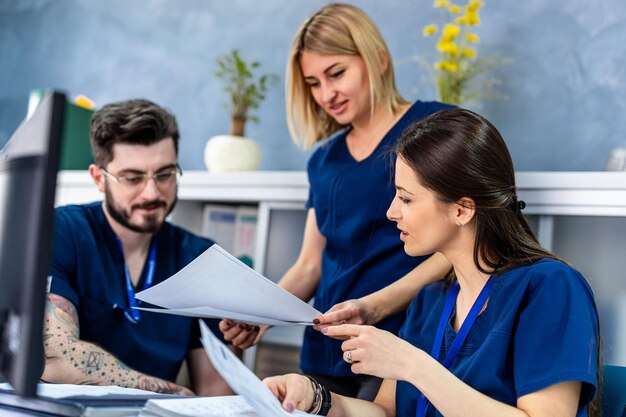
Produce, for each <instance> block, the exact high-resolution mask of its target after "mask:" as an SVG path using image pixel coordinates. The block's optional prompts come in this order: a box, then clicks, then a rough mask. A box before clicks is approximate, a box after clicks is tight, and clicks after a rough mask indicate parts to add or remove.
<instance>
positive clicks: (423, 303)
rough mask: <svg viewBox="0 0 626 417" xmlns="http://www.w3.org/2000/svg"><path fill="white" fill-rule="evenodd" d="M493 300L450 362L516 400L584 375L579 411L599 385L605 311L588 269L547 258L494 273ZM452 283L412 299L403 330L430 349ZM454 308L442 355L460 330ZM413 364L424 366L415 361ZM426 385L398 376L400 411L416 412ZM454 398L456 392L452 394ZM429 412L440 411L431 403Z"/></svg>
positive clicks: (484, 388) (495, 393) (474, 381)
mask: <svg viewBox="0 0 626 417" xmlns="http://www.w3.org/2000/svg"><path fill="white" fill-rule="evenodd" d="M492 280H494V283H493V290H492V293H491V296H490V298H489V301H488V303H487V308H486V309H485V310H484V311H483V312H482V313H481V314H480V315H479V316H478V317H477V319H476V322H475V323H474V325H473V326H472V328H471V329H470V332H469V334H468V335H467V339H466V340H465V343H464V344H463V346H461V349H460V350H459V353H458V355H457V356H456V358H455V359H454V361H453V362H452V363H451V365H450V368H449V370H450V371H451V372H452V373H453V374H454V375H455V376H457V377H458V378H459V379H461V380H462V381H463V382H465V383H466V384H468V385H470V386H471V387H473V388H474V389H476V390H478V391H480V392H481V393H483V394H485V395H487V396H489V397H491V398H493V399H495V400H497V401H501V402H504V403H506V404H509V405H512V406H515V404H516V403H517V399H518V398H519V397H522V396H524V395H526V394H530V393H533V392H536V391H539V390H541V389H543V388H546V387H548V386H550V385H553V384H556V383H559V382H565V381H579V382H582V390H581V394H580V404H579V408H578V412H577V414H576V415H577V417H583V416H586V415H587V410H586V408H585V407H586V406H587V405H588V404H589V402H590V401H591V400H592V399H593V397H594V395H595V393H596V389H597V386H596V376H597V371H596V365H597V359H598V357H597V348H598V344H597V342H598V314H597V311H596V306H595V302H594V299H593V293H592V291H591V288H590V287H589V284H588V283H587V281H586V280H585V278H583V276H582V275H581V274H580V273H579V272H578V271H576V270H574V269H572V268H570V267H569V266H567V265H565V264H563V263H561V262H558V261H555V260H552V259H543V260H541V261H538V262H536V263H534V264H531V265H527V266H523V267H519V268H515V269H512V270H509V271H506V272H503V273H502V274H500V275H497V276H494V277H493V278H492ZM447 290H448V288H447V285H446V284H444V283H441V282H439V283H434V284H430V285H427V286H426V287H424V288H423V289H422V290H421V291H420V292H419V293H418V295H417V297H416V298H415V299H414V300H413V302H412V303H411V305H410V307H409V310H408V317H407V320H406V322H405V324H404V326H403V327H402V329H401V331H400V335H399V336H400V337H401V338H402V339H404V340H406V341H408V342H410V343H411V344H413V345H414V346H416V347H418V348H420V349H422V350H424V351H425V352H427V353H429V354H430V352H431V349H432V345H433V341H434V340H435V333H436V331H437V325H438V324H439V318H440V316H441V312H442V310H443V306H444V304H445V299H446V294H447ZM453 317H454V311H453V312H452V314H451V317H450V319H449V320H448V323H447V324H446V328H445V333H444V338H443V342H442V347H441V354H440V356H439V362H443V360H444V359H445V357H446V355H447V353H448V351H449V349H450V346H451V344H452V341H453V340H454V337H455V336H456V333H455V331H454V328H453V326H452V323H453V321H452V320H453ZM409 366H419V364H410V363H407V367H409ZM418 395H419V391H418V390H417V389H416V388H415V387H414V386H413V385H411V384H409V383H407V382H403V381H398V383H397V386H396V415H398V416H413V415H415V408H416V406H417V398H418ZM450 401H454V398H450ZM427 416H429V417H434V416H441V414H440V413H439V412H438V411H437V410H436V409H435V407H434V406H433V405H432V404H431V405H430V407H429V409H428V413H427Z"/></svg>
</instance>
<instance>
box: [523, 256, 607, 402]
mask: <svg viewBox="0 0 626 417" xmlns="http://www.w3.org/2000/svg"><path fill="white" fill-rule="evenodd" d="M545 266H546V267H544V268H543V269H542V270H541V271H538V273H537V276H534V277H533V278H532V279H531V282H530V283H529V291H528V293H527V299H526V301H525V305H524V308H522V309H521V311H520V314H519V319H518V325H517V328H516V330H515V334H514V375H515V386H516V391H517V392H516V394H517V397H518V398H519V397H521V396H524V395H526V394H529V393H532V392H536V391H539V390H541V389H543V388H546V387H548V386H550V385H553V384H556V383H560V382H565V381H580V382H582V384H583V385H582V392H581V397H580V407H583V406H585V405H587V404H588V403H589V402H590V401H591V400H592V399H593V398H594V396H595V394H596V389H597V386H596V377H597V360H598V353H597V351H598V316H597V311H596V307H595V302H594V299H593V293H592V291H591V288H590V287H589V285H588V284H587V282H586V281H585V279H584V278H583V277H582V275H580V274H579V273H578V272H577V271H575V270H573V269H571V268H569V267H567V266H566V265H564V264H561V263H558V262H554V263H551V264H548V265H545Z"/></svg>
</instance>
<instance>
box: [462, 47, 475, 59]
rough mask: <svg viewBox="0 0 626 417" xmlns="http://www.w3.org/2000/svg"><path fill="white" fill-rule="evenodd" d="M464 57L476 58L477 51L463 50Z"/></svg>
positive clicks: (471, 49) (472, 49)
mask: <svg viewBox="0 0 626 417" xmlns="http://www.w3.org/2000/svg"><path fill="white" fill-rule="evenodd" d="M462 55H463V56H464V57H466V58H476V49H474V48H465V49H463V52H462Z"/></svg>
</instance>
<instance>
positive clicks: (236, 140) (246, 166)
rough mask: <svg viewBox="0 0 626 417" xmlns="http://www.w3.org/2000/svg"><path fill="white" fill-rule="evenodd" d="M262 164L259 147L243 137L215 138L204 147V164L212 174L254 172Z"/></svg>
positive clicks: (227, 136)
mask: <svg viewBox="0 0 626 417" xmlns="http://www.w3.org/2000/svg"><path fill="white" fill-rule="evenodd" d="M260 162H261V149H260V148H259V145H257V144H256V143H254V142H253V141H252V139H249V138H246V137H243V136H232V135H219V136H213V137H212V138H211V139H209V140H208V141H207V143H206V146H205V147H204V163H205V165H206V167H207V169H208V170H209V171H211V172H224V171H254V170H256V169H258V168H259V164H260Z"/></svg>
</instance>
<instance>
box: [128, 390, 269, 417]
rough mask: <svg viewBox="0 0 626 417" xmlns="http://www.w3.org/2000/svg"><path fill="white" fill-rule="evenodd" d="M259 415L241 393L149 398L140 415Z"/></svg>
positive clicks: (240, 416)
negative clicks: (218, 395) (224, 395)
mask: <svg viewBox="0 0 626 417" xmlns="http://www.w3.org/2000/svg"><path fill="white" fill-rule="evenodd" d="M153 416H154V417H164V416H167V417H196V416H202V417H258V414H257V413H255V412H254V409H253V408H252V406H251V405H250V404H248V402H247V401H246V400H245V399H244V398H243V397H242V396H240V395H229V396H226V397H186V398H176V399H165V400H148V402H146V405H145V407H144V408H143V409H142V410H141V412H140V413H139V417H153Z"/></svg>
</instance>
